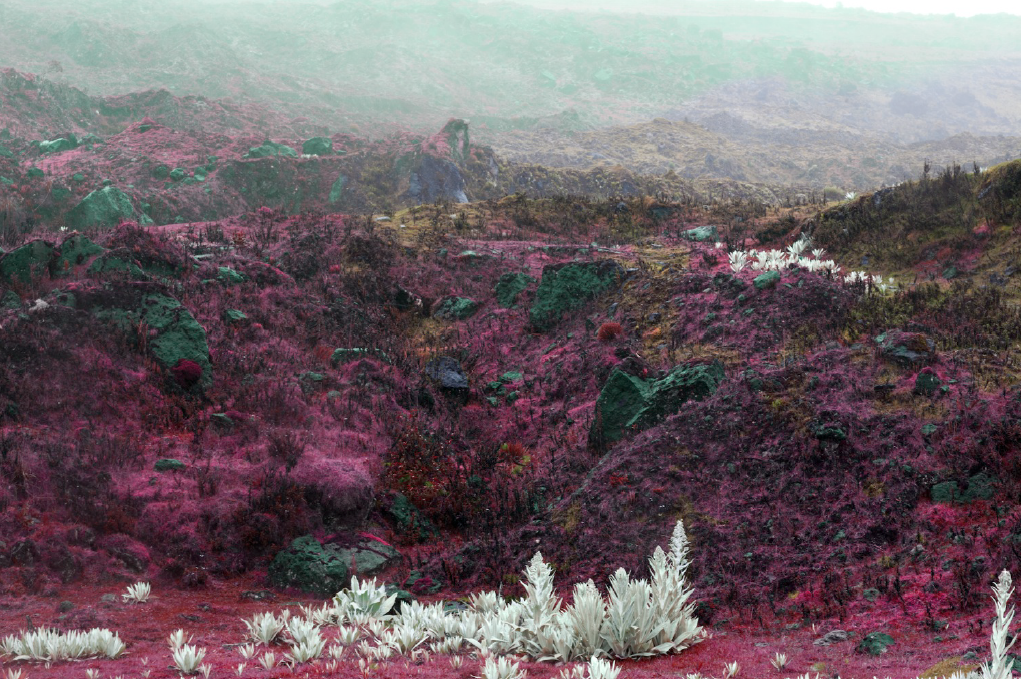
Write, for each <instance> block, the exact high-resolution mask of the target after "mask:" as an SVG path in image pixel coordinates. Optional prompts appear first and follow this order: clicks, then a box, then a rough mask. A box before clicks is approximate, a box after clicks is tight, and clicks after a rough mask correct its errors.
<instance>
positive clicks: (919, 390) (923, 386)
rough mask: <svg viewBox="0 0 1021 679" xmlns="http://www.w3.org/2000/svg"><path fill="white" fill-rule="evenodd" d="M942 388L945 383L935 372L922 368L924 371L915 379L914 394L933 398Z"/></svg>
mask: <svg viewBox="0 0 1021 679" xmlns="http://www.w3.org/2000/svg"><path fill="white" fill-rule="evenodd" d="M941 386H943V382H942V381H940V379H939V376H938V375H937V374H936V373H935V371H933V369H932V368H929V367H925V368H922V371H921V372H920V373H918V377H916V378H915V389H914V393H916V394H919V395H922V396H932V395H933V394H934V393H936V391H937V390H938V389H939V388H940V387H941Z"/></svg>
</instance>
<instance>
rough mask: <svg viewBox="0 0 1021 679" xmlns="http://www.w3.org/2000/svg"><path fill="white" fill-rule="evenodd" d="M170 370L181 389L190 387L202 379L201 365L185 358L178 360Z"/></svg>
mask: <svg viewBox="0 0 1021 679" xmlns="http://www.w3.org/2000/svg"><path fill="white" fill-rule="evenodd" d="M170 372H172V373H173V374H174V379H175V380H177V383H178V384H179V385H181V388H182V389H191V388H192V387H193V386H195V384H196V383H198V381H199V380H200V379H202V366H200V365H199V364H198V363H196V362H195V361H189V360H188V359H186V358H182V359H181V360H179V361H178V362H177V365H175V366H174V367H173V368H171V369H170Z"/></svg>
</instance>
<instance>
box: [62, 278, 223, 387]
mask: <svg viewBox="0 0 1021 679" xmlns="http://www.w3.org/2000/svg"><path fill="white" fill-rule="evenodd" d="M97 261H98V260H97ZM81 297H82V303H83V306H84V307H85V308H87V309H91V310H92V313H93V314H94V315H95V316H96V317H98V318H101V319H103V320H106V321H109V322H111V323H113V324H114V325H116V326H117V327H119V328H120V329H121V330H123V331H124V332H126V333H128V334H129V335H130V336H131V337H132V339H134V340H135V341H138V340H139V338H138V337H137V329H138V328H139V326H140V325H141V324H144V327H146V328H148V330H149V336H148V337H147V338H146V341H145V345H146V347H147V348H148V351H149V352H150V353H151V354H152V356H153V357H154V358H155V359H156V361H157V362H158V363H159V364H160V365H161V366H163V367H164V368H165V369H166V370H167V371H168V372H169V371H171V370H172V369H173V368H175V367H176V366H178V363H179V362H180V361H189V362H193V363H194V364H195V365H196V366H198V369H199V371H200V372H201V375H199V376H198V378H197V379H196V380H195V383H194V385H193V387H191V388H194V389H196V390H200V391H201V390H204V389H206V388H208V387H209V386H210V385H211V384H212V382H213V370H212V364H211V363H210V361H209V345H208V344H207V343H206V331H205V330H204V329H203V327H202V326H201V325H199V323H198V321H196V320H195V317H194V316H192V315H191V312H189V311H188V309H186V308H185V307H184V306H183V305H182V304H181V303H180V302H179V301H177V300H176V299H174V298H173V297H170V296H168V295H165V294H163V293H162V292H153V291H151V289H146V288H144V287H139V288H136V287H134V286H133V285H131V284H127V285H120V286H117V285H116V284H114V285H113V286H111V285H109V284H108V285H107V286H104V288H103V289H102V290H101V291H95V290H93V291H88V292H87V294H83V295H81Z"/></svg>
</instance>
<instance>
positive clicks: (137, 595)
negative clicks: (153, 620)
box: [121, 582, 152, 604]
mask: <svg viewBox="0 0 1021 679" xmlns="http://www.w3.org/2000/svg"><path fill="white" fill-rule="evenodd" d="M151 591H152V590H151V588H150V586H149V583H148V582H136V583H135V584H133V585H128V591H127V592H126V593H125V594H121V597H122V598H123V599H124V601H125V602H127V603H130V604H144V603H145V602H146V601H148V600H149V593H150V592H151Z"/></svg>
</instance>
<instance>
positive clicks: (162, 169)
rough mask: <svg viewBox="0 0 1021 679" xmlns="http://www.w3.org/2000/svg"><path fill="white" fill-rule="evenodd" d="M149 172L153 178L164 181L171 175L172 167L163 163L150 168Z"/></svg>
mask: <svg viewBox="0 0 1021 679" xmlns="http://www.w3.org/2000/svg"><path fill="white" fill-rule="evenodd" d="M149 174H150V175H152V178H153V179H159V180H160V181H162V180H164V179H167V178H168V177H170V168H169V167H167V166H166V165H163V164H162V163H161V164H159V165H157V166H155V167H153V168H152V169H151V170H149Z"/></svg>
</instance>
